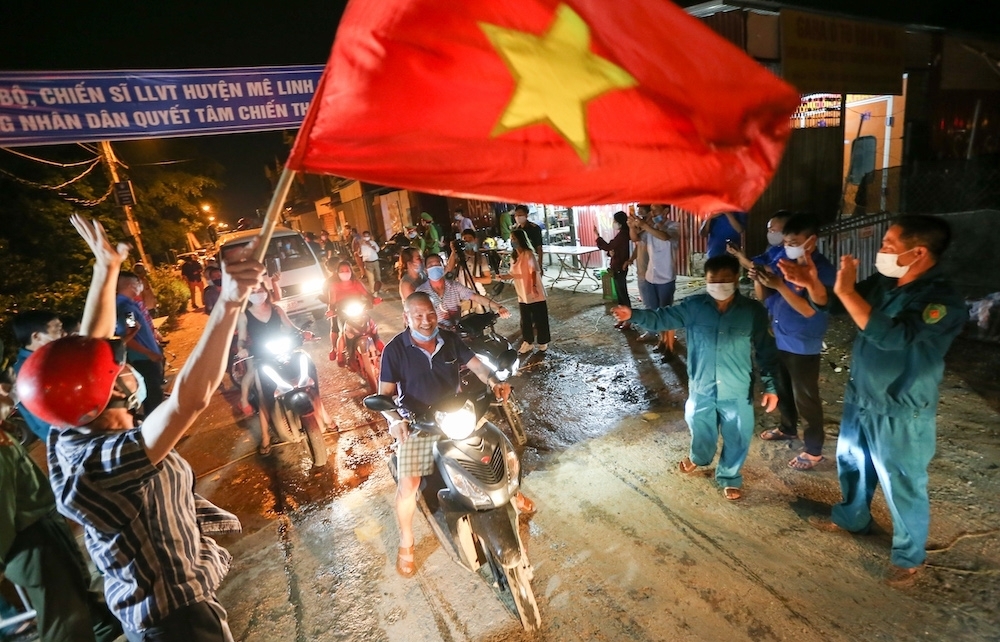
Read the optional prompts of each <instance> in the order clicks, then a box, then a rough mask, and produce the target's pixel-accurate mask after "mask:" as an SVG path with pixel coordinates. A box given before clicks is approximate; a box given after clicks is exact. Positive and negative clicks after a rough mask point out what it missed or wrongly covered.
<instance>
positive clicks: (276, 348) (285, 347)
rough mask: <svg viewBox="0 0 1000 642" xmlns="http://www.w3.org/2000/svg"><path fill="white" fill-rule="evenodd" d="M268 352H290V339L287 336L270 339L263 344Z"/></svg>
mask: <svg viewBox="0 0 1000 642" xmlns="http://www.w3.org/2000/svg"><path fill="white" fill-rule="evenodd" d="M264 347H265V348H267V350H268V352H270V353H271V354H285V353H286V352H290V351H291V349H292V340H291V338H289V337H278V338H277V339H271V340H270V341H268V342H267V343H265V344H264Z"/></svg>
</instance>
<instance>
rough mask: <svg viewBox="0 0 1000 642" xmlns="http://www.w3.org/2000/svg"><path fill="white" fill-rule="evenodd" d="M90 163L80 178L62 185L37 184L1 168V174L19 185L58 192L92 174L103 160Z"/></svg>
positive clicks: (74, 178)
mask: <svg viewBox="0 0 1000 642" xmlns="http://www.w3.org/2000/svg"><path fill="white" fill-rule="evenodd" d="M8 151H9V150H8ZM88 162H89V163H90V167H88V168H87V169H85V170H84V171H83V173H82V174H80V175H78V176H75V177H73V178H71V179H69V180H68V181H66V182H65V183H60V184H58V185H45V184H43V183H36V182H34V181H29V180H27V179H24V178H21V177H20V176H15V175H14V174H11V173H10V172H8V171H7V170H5V169H2V168H0V173H2V174H3V175H5V176H8V177H10V178H11V179H13V180H15V181H17V182H18V183H21V184H22V185H28V186H29V187H34V188H37V189H46V190H52V191H56V190H60V189H62V188H64V187H66V186H67V185H72V184H73V183H75V182H77V181H78V180H80V179H82V178H83V177H84V176H86V175H87V174H89V173H90V172H92V171H94V168H95V167H97V166H98V165H100V164H101V159H100V158H97V159H94V160H92V161H88Z"/></svg>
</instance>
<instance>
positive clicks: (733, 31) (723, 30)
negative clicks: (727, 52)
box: [700, 11, 747, 51]
mask: <svg viewBox="0 0 1000 642" xmlns="http://www.w3.org/2000/svg"><path fill="white" fill-rule="evenodd" d="M746 15H747V14H746V12H745V11H726V12H723V13H714V14H712V15H710V16H706V17H704V18H700V20H701V21H702V22H704V23H705V24H706V25H708V27H709V28H711V29H712V31H714V32H715V33H717V34H719V35H720V36H722V37H723V38H725V39H726V40H728V41H729V42H731V43H733V44H734V45H736V46H737V47H739V48H740V49H741V50H742V51H746V50H747V18H746Z"/></svg>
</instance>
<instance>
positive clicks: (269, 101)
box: [0, 65, 323, 147]
mask: <svg viewBox="0 0 1000 642" xmlns="http://www.w3.org/2000/svg"><path fill="white" fill-rule="evenodd" d="M322 73H323V66H322V65H309V66H299V67H248V68H237V69H185V70H174V71H82V72H76V71H66V72H50V71H38V72H11V71H0V146H4V147H16V146H19V145H51V144H56V143H76V142H84V141H98V140H136V139H142V138H167V137H174V136H202V135H206V134H227V133H243V132H259V131H272V130H277V129H296V128H298V127H299V126H300V125H301V124H302V119H303V117H304V116H305V113H306V110H307V109H308V108H309V101H310V100H312V97H313V93H314V92H315V91H316V87H317V86H318V85H319V78H320V75H321V74H322Z"/></svg>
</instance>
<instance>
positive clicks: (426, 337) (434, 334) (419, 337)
mask: <svg viewBox="0 0 1000 642" xmlns="http://www.w3.org/2000/svg"><path fill="white" fill-rule="evenodd" d="M439 332H440V330H439V329H438V328H434V332H432V333H430V335H423V334H420V333H419V332H417V331H416V330H414V329H413V328H410V334H411V335H413V338H414V339H416V340H417V341H430V340H431V339H436V338H437V336H438V334H439Z"/></svg>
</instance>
